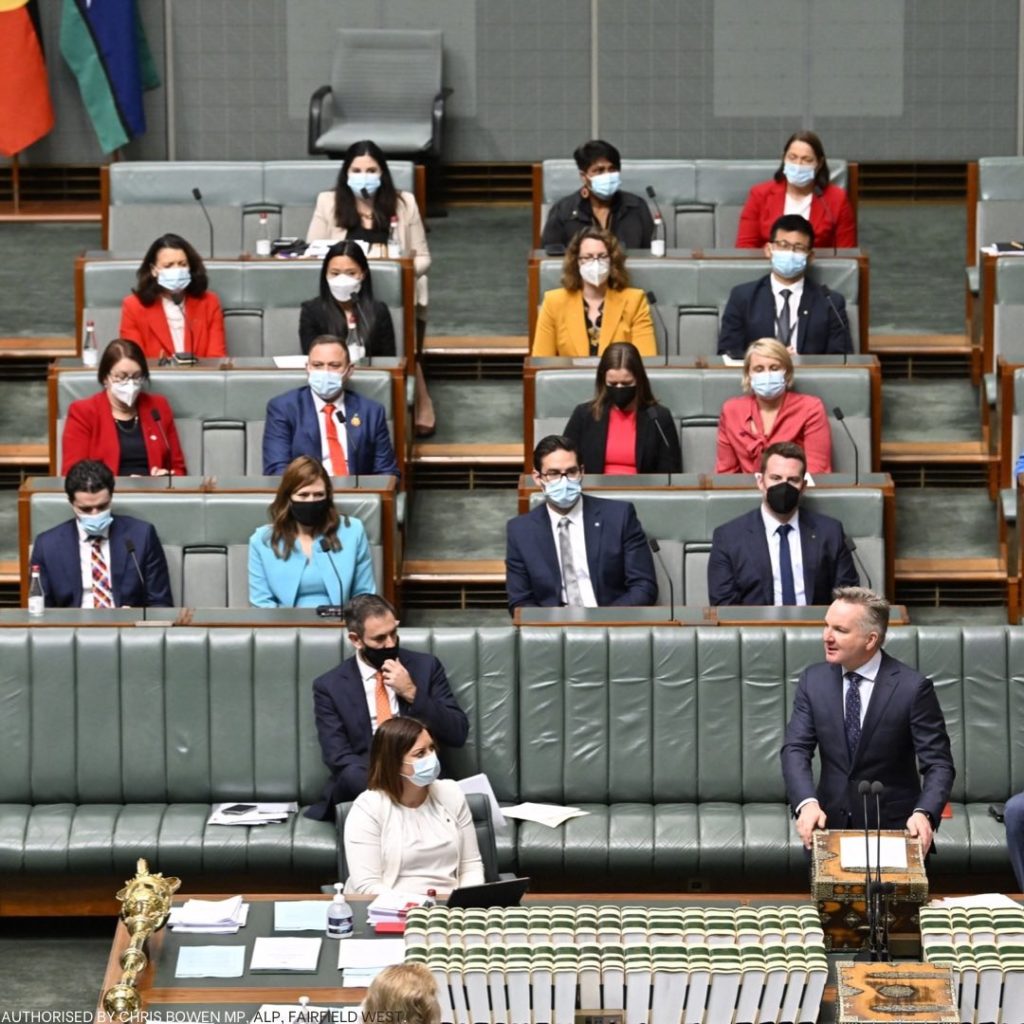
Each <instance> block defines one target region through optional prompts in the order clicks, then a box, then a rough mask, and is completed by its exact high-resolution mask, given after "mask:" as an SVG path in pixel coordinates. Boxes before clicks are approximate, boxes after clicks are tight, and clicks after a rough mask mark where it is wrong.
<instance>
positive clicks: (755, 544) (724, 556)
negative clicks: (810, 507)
mask: <svg viewBox="0 0 1024 1024" xmlns="http://www.w3.org/2000/svg"><path fill="white" fill-rule="evenodd" d="M800 549H801V552H802V555H803V563H804V592H805V593H806V595H807V603H808V604H831V602H832V591H833V590H834V589H835V588H836V587H856V586H858V585H859V584H860V577H858V575H857V570H856V568H854V564H853V555H852V554H851V553H850V549H849V548H848V547H847V546H846V538H845V537H844V535H843V524H842V523H840V522H839V520H838V519H833V518H831V516H822V515H815V514H814V513H813V512H808V511H807V509H806V508H801V509H800ZM708 603H709V604H711V605H723V604H740V605H769V604H774V603H775V587H774V585H773V581H772V562H771V555H770V554H769V553H768V537H767V536H766V534H765V530H764V520H762V518H761V507H760V505H759V506H758V507H757V508H755V509H754V510H753V511H751V512H746V513H744V514H743V515H741V516H738V517H737V518H736V519H731V520H730V521H729V522H727V523H723V524H722V525H721V526H719V527H717V528H716V529H715V532H714V533H713V534H712V536H711V555H710V557H709V558H708Z"/></svg>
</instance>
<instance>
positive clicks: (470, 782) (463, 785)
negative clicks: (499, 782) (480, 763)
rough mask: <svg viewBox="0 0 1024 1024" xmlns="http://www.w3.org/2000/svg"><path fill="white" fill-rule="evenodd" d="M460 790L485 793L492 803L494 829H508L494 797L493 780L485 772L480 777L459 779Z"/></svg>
mask: <svg viewBox="0 0 1024 1024" xmlns="http://www.w3.org/2000/svg"><path fill="white" fill-rule="evenodd" d="M459 788H460V789H461V790H462V792H463V793H483V795H484V796H485V797H487V799H488V800H489V801H490V803H491V821H493V822H494V827H495V828H508V822H507V821H506V820H505V816H504V815H503V814H502V813H501V808H500V807H499V806H498V798H497V797H496V796H495V795H494V789H493V787H492V786H491V780H490V779H489V778H487V776H486V775H484V774H483V772H481V773H480V774H479V775H470V776H469V777H468V778H465V779H459Z"/></svg>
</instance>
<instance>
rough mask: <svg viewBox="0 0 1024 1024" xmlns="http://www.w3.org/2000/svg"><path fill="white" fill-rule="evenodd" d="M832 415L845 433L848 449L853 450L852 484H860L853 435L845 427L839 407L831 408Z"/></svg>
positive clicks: (857, 456) (858, 455)
mask: <svg viewBox="0 0 1024 1024" xmlns="http://www.w3.org/2000/svg"><path fill="white" fill-rule="evenodd" d="M832 415H833V416H835V418H836V419H837V420H839V425H840V426H841V427H842V428H843V430H845V431H846V436H847V437H848V438H849V439H850V447H851V448H853V482H854V483H855V484H859V483H860V452H859V451H858V450H857V444H856V442H855V441H854V440H853V434H851V433H850V428H849V427H848V426H847V425H846V417H845V416H844V415H843V410H842V408H841V407H840V406H838V405H836V406H834V407H833V408H832Z"/></svg>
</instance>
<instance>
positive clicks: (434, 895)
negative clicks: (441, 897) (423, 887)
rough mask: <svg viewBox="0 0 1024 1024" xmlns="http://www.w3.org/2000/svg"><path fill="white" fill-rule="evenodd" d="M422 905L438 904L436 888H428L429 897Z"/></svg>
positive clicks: (431, 905)
mask: <svg viewBox="0 0 1024 1024" xmlns="http://www.w3.org/2000/svg"><path fill="white" fill-rule="evenodd" d="M420 905H421V906H424V907H434V906H437V890H436V889H428V890H427V898H426V899H425V900H424V901H423V903H422V904H420Z"/></svg>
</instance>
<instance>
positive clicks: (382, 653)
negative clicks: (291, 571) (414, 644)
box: [306, 594, 469, 821]
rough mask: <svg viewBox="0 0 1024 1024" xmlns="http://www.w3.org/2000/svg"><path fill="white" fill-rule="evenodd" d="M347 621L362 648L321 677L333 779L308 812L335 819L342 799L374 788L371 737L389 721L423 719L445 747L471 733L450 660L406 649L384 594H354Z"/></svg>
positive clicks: (320, 710) (319, 719) (317, 698)
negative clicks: (447, 666)
mask: <svg viewBox="0 0 1024 1024" xmlns="http://www.w3.org/2000/svg"><path fill="white" fill-rule="evenodd" d="M345 622H346V625H347V627H348V630H349V634H348V638H349V640H350V642H351V643H352V646H353V647H355V649H356V653H355V655H354V656H353V657H351V658H349V659H348V660H347V661H343V662H342V663H341V664H340V665H338V666H337V668H332V669H331V671H330V672H327V673H325V674H324V675H322V676H320V677H319V678H317V679H314V680H313V707H314V709H315V711H316V731H317V735H318V736H319V737H320V750H321V752H322V754H323V759H324V764H326V765H327V767H328V768H329V769H330V771H331V779H330V781H329V782H328V783H327V785H326V786H325V787H324V793H323V798H322V799H321V801H320V802H319V803H317V804H314V805H313V806H312V807H310V808H309V810H307V811H306V816H307V817H310V818H315V819H317V820H320V821H333V820H334V805H335V804H339V803H343V802H344V801H346V800H354V799H355V798H356V797H357V796H358V795H359V794H360V793H362V792H363V790H364V789H366V777H367V773H368V771H369V767H370V742H371V741H372V739H373V734H374V732H375V731H376V729H377V726H378V725H379V724H380V722H381V721H385V720H386V719H388V718H394V717H395V716H397V715H401V716H408V717H411V718H416V719H418V720H419V721H421V722H422V723H423V724H424V726H426V728H427V729H429V730H430V735H431V736H433V738H434V740H435V742H436V743H437V744H438V746H439V747H441V746H444V747H461V746H463V745H464V744H465V742H466V737H467V735H468V734H469V719H468V718H466V713H465V711H463V710H462V708H460V707H459V704H458V701H456V699H455V695H454V694H453V693H452V690H451V687H450V686H449V685H448V677H447V675H445V671H444V666H443V665H442V664H441V662H440V661H438V660H437V658H435V657H434V656H433V655H432V654H422V653H420V652H419V651H410V650H409V649H408V648H407V647H402V648H401V649H399V646H398V619H397V618H395V609H394V608H393V607H392V606H391V605H390V604H389V603H388V602H387V601H385V600H384V598H383V597H378V596H377V595H376V594H362V595H360V596H359V597H356V598H354V599H353V601H352V603H351V605H349V607H348V608H347V609H346V613H345Z"/></svg>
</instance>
